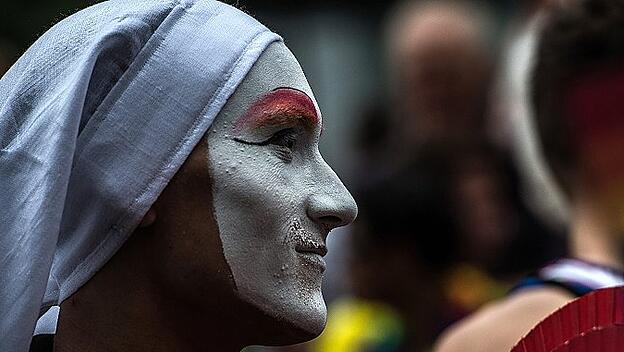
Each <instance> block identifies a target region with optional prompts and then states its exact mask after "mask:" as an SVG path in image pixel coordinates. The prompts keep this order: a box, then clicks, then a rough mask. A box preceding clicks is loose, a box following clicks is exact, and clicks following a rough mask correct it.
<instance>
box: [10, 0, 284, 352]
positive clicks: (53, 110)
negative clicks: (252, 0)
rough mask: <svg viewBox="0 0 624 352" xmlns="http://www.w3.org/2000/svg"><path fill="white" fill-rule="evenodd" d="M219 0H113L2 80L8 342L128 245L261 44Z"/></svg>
mask: <svg viewBox="0 0 624 352" xmlns="http://www.w3.org/2000/svg"><path fill="white" fill-rule="evenodd" d="M278 40H281V38H280V37H279V36H277V35H276V34H274V33H272V32H270V31H269V30H268V29H267V28H265V27H264V26H262V25H261V24H260V23H258V22H257V21H256V20H254V19H253V18H251V17H249V16H248V15H246V14H244V13H242V12H241V11H238V10H236V9H234V8H232V7H230V6H227V5H224V4H222V3H218V2H216V1H211V0H134V1H127V0H112V1H107V2H104V3H101V4H98V5H96V6H93V7H90V8H88V9H86V10H83V11H81V12H79V13H77V14H75V15H73V16H70V17H69V18H67V19H65V20H63V21H61V22H60V23H59V24H57V25H56V26H54V27H53V28H52V29H50V30H49V31H48V32H47V33H45V34H44V35H43V36H42V37H41V38H40V39H39V40H38V41H37V42H36V43H35V44H34V45H33V46H32V47H31V48H30V49H29V50H28V51H27V52H26V53H25V54H24V55H23V56H22V57H21V58H20V59H19V61H18V62H17V63H16V64H15V65H14V66H13V67H12V68H11V69H10V70H9V71H8V72H7V74H6V75H5V76H4V77H3V78H2V80H0V283H1V285H2V286H1V287H0V351H12V352H20V351H27V350H28V346H29V344H30V340H31V337H32V333H33V330H34V326H35V323H36V321H37V318H38V317H39V315H40V314H41V313H42V312H43V311H45V308H47V307H50V306H52V305H55V304H58V303H60V302H62V301H63V300H65V299H66V298H68V297H69V296H70V295H72V294H73V293H74V292H76V291H77V290H78V289H79V288H80V287H81V286H82V285H83V284H84V283H85V282H87V281H88V280H89V279H90V278H91V277H92V276H93V275H94V274H95V273H96V272H97V271H98V270H99V269H100V268H101V267H102V266H103V265H104V264H105V263H106V262H107V261H108V260H109V259H110V258H111V257H112V256H113V254H114V253H115V252H116V251H117V250H118V249H119V248H120V247H121V246H122V244H123V243H124V241H125V240H126V239H127V238H128V236H129V235H130V234H131V233H132V231H133V230H134V228H135V227H136V226H137V224H138V223H139V222H140V221H141V219H142V217H143V215H144V214H145V213H146V212H147V210H148V209H149V208H150V206H151V205H152V203H153V202H154V201H155V200H156V198H157V197H158V195H159V194H160V192H161V191H162V190H163V188H164V187H165V186H166V185H167V182H168V181H169V180H170V179H171V177H172V176H173V175H174V174H175V173H176V171H177V170H178V168H179V167H180V166H181V164H182V163H183V162H184V160H185V159H186V158H187V156H188V155H189V154H190V152H191V151H192V149H193V148H194V147H195V145H196V144H197V143H198V141H199V140H200V139H201V138H202V136H203V135H204V133H205V132H206V131H207V129H208V127H209V126H210V124H211V123H212V121H213V119H214V117H215V116H216V115H217V113H218V112H219V111H220V109H221V108H222V107H223V105H224V103H225V102H226V100H227V99H228V98H229V97H230V95H231V94H232V93H233V91H234V90H235V89H236V87H237V86H238V84H239V83H240V82H241V80H242V79H243V78H244V76H245V75H246V74H247V72H248V71H249V69H250V68H251V66H252V65H253V64H254V63H255V61H256V60H257V59H258V57H259V56H260V54H261V53H262V52H263V50H264V49H265V48H266V47H267V46H268V45H269V44H270V43H271V42H274V41H278Z"/></svg>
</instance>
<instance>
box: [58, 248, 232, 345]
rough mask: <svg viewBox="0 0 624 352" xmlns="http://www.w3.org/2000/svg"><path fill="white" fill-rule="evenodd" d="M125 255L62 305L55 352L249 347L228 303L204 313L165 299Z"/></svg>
mask: <svg viewBox="0 0 624 352" xmlns="http://www.w3.org/2000/svg"><path fill="white" fill-rule="evenodd" d="M130 241H132V239H131V240H130ZM121 252H123V251H121ZM121 252H120V253H118V254H119V255H120V256H115V257H113V259H112V260H111V261H110V262H109V263H107V265H106V266H104V268H103V269H102V270H101V271H100V272H98V273H97V275H95V277H93V278H92V279H91V280H90V281H89V282H87V284H86V285H85V286H83V287H82V288H81V289H80V290H79V291H78V292H77V293H75V294H74V295H73V296H72V297H70V298H69V299H67V300H65V301H64V302H63V303H62V305H61V315H60V317H59V323H58V328H57V333H56V336H55V341H54V351H55V352H78V351H94V352H97V351H113V352H116V351H124V352H134V351H147V350H149V351H154V352H165V351H224V352H234V351H240V350H241V349H242V348H243V347H244V346H243V344H242V343H241V340H240V337H237V336H235V332H236V329H235V328H232V327H234V326H236V324H235V322H231V321H229V320H232V319H229V318H227V315H228V314H227V312H225V310H226V309H225V308H223V307H221V306H222V305H223V304H220V303H219V302H215V304H214V307H210V306H208V307H202V310H201V312H198V311H197V309H193V307H188V306H187V305H185V304H184V300H183V299H179V298H178V299H176V298H174V297H169V298H167V297H163V295H160V294H158V292H160V291H161V290H158V289H154V284H152V283H150V280H149V279H148V278H147V277H148V275H144V273H145V272H144V271H142V269H141V268H140V267H141V263H140V261H139V260H135V262H134V263H133V264H134V266H132V265H130V266H129V265H128V262H127V259H128V258H124V253H121ZM118 265H123V266H124V268H125V270H123V271H120V270H118V268H117V266H118ZM128 268H133V269H128ZM120 272H123V273H124V274H123V275H122V276H121V277H120V276H119V273H120ZM215 301H216V300H215ZM226 305H227V304H226Z"/></svg>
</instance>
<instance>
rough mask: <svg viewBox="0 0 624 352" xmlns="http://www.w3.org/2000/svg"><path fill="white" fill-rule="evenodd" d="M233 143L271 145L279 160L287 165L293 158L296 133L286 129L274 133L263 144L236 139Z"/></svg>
mask: <svg viewBox="0 0 624 352" xmlns="http://www.w3.org/2000/svg"><path fill="white" fill-rule="evenodd" d="M234 140H235V141H237V142H239V143H243V144H249V145H258V146H266V145H272V146H274V147H275V151H276V152H277V155H278V157H279V158H280V159H282V160H284V161H285V162H287V163H289V162H291V161H292V158H293V149H294V147H295V145H296V144H297V135H296V131H295V129H293V128H286V129H283V130H280V131H278V132H276V133H275V134H274V135H272V136H271V138H269V139H267V140H266V141H264V142H259V143H254V142H248V141H245V140H241V139H238V138H235V139H234Z"/></svg>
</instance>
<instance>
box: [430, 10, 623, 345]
mask: <svg viewBox="0 0 624 352" xmlns="http://www.w3.org/2000/svg"><path fill="white" fill-rule="evenodd" d="M623 26H624V2H622V1H619V0H586V1H569V2H565V4H563V5H561V6H560V7H558V8H556V9H554V10H552V12H551V13H550V14H549V15H548V18H546V22H545V25H544V28H543V30H542V32H541V33H540V41H539V44H538V48H537V52H536V63H535V68H534V72H533V79H532V87H531V94H532V100H533V104H534V110H535V118H536V124H535V125H536V127H537V130H538V134H539V137H540V141H541V145H542V148H543V152H544V154H545V157H546V160H547V162H548V165H549V166H550V168H551V169H552V171H553V173H554V175H555V177H556V179H557V181H558V183H559V185H560V186H561V187H562V189H563V190H564V191H565V195H566V197H567V199H568V201H569V203H570V208H571V210H572V219H571V223H570V228H569V232H570V254H571V256H572V257H571V258H564V259H561V260H559V261H556V262H554V263H551V264H548V265H547V266H545V267H543V268H541V269H540V270H537V271H536V272H535V273H534V274H533V275H530V276H529V277H527V278H526V279H525V280H523V281H521V282H520V283H519V284H518V285H517V287H516V288H515V289H514V290H512V292H511V294H510V295H509V296H508V297H507V298H505V299H503V300H501V301H499V302H496V303H494V304H491V305H489V306H487V307H485V308H484V309H482V310H481V311H479V312H478V313H476V314H474V316H472V317H470V318H468V319H467V320H466V321H463V322H461V323H460V324H458V325H457V326H456V327H454V328H452V329H450V330H449V331H448V332H447V333H446V334H445V335H444V336H443V337H442V339H441V340H440V342H439V344H438V347H437V349H436V351H438V352H454V351H465V352H471V351H479V352H489V351H497V352H498V351H506V350H509V349H511V348H512V347H513V346H514V344H515V343H516V342H517V341H518V340H519V339H520V338H521V337H522V336H523V335H524V334H526V333H527V332H528V331H529V330H530V329H531V328H532V327H533V326H535V325H536V324H537V323H538V322H539V321H540V320H542V319H543V318H545V317H546V316H547V315H549V314H550V313H552V312H554V311H555V310H556V309H557V308H559V307H561V306H563V305H565V304H566V303H567V302H569V301H571V300H573V299H574V298H576V297H578V296H581V295H583V294H586V293H588V292H591V291H592V290H595V289H598V288H602V287H610V286H617V285H622V284H624V274H623V273H622V271H621V270H622V268H623V267H624V251H623V249H624V153H622V150H624V119H622V114H623V113H624V88H623V87H624V32H623V31H622V28H623Z"/></svg>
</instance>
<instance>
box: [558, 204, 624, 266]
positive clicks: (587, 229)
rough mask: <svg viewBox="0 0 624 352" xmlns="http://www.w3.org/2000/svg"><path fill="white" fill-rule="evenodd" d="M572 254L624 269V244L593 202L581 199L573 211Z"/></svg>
mask: <svg viewBox="0 0 624 352" xmlns="http://www.w3.org/2000/svg"><path fill="white" fill-rule="evenodd" d="M570 239H571V241H570V245H571V248H570V249H571V253H572V255H573V256H575V257H577V258H579V259H583V260H587V261H590V262H594V263H597V264H601V265H606V266H610V267H613V268H617V269H620V270H622V269H624V256H623V255H622V254H623V253H622V248H624V244H623V243H622V241H621V240H620V239H619V237H618V236H617V234H614V233H613V232H612V231H611V230H610V228H609V226H608V223H607V221H605V220H604V219H603V217H602V216H601V212H600V211H599V210H598V209H597V208H596V207H595V206H594V205H593V204H592V202H590V201H587V200H585V199H581V200H580V201H579V202H578V203H577V206H575V207H574V209H573V221H572V228H571V238H570Z"/></svg>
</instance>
